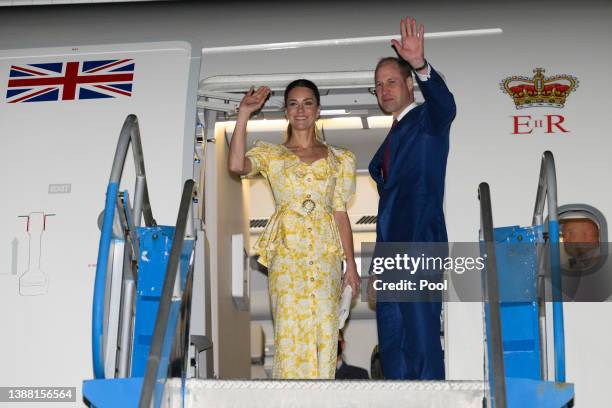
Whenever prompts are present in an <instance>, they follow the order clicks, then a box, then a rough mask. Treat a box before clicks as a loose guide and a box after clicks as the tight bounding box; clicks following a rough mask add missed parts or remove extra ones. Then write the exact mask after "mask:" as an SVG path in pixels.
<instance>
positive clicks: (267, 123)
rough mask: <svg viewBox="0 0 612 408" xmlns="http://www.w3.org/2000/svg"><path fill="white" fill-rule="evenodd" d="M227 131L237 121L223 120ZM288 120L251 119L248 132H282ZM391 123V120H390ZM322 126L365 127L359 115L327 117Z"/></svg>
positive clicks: (330, 127)
mask: <svg viewBox="0 0 612 408" xmlns="http://www.w3.org/2000/svg"><path fill="white" fill-rule="evenodd" d="M223 123H224V124H225V131H226V132H233V131H234V128H235V127H236V121H235V120H232V121H227V122H223ZM287 123H288V122H287V120H285V119H260V120H249V123H248V124H247V132H274V131H279V132H282V131H284V130H285V129H287ZM389 123H391V122H389ZM317 124H318V126H319V127H320V128H323V129H325V130H333V129H363V125H362V124H361V118H359V117H358V116H353V117H343V118H325V119H320V120H319V121H318V122H317ZM389 126H391V125H390V124H389Z"/></svg>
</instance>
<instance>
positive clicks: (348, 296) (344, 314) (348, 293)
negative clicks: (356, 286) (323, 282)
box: [338, 285, 353, 330]
mask: <svg viewBox="0 0 612 408" xmlns="http://www.w3.org/2000/svg"><path fill="white" fill-rule="evenodd" d="M352 299H353V288H351V287H350V286H348V285H347V286H346V287H345V288H344V291H343V292H342V297H341V298H340V304H339V305H338V330H340V329H342V328H343V327H344V323H346V319H347V318H348V316H349V313H350V311H351V300H352Z"/></svg>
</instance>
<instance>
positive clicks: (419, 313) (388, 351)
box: [376, 302, 444, 380]
mask: <svg viewBox="0 0 612 408" xmlns="http://www.w3.org/2000/svg"><path fill="white" fill-rule="evenodd" d="M441 311H442V304H441V303H440V302H377V303H376V323H377V326H378V348H379V352H380V362H381V364H382V369H383V373H384V375H385V378H386V379H390V380H391V379H392V380H444V353H443V352H442V345H441V343H440V313H441Z"/></svg>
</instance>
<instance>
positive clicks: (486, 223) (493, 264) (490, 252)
mask: <svg viewBox="0 0 612 408" xmlns="http://www.w3.org/2000/svg"><path fill="white" fill-rule="evenodd" d="M478 198H479V200H480V230H481V234H482V237H481V238H482V240H483V244H484V254H485V268H486V269H485V275H484V280H485V281H484V285H483V286H484V287H483V289H484V291H485V301H486V302H487V303H488V306H489V331H488V335H489V338H488V341H489V350H490V358H491V364H490V367H491V369H492V370H493V375H492V379H493V384H491V385H492V388H493V389H492V391H493V404H494V405H493V406H494V407H495V408H506V406H507V399H506V371H505V368H504V349H503V343H502V324H501V306H500V297H499V283H498V276H497V258H496V255H495V239H494V236H493V210H492V207H491V194H490V191H489V184H487V183H480V185H479V186H478Z"/></svg>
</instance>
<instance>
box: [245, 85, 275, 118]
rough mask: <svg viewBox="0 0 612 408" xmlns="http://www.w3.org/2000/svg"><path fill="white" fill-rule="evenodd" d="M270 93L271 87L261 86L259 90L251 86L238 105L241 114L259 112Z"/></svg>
mask: <svg viewBox="0 0 612 408" xmlns="http://www.w3.org/2000/svg"><path fill="white" fill-rule="evenodd" d="M269 95H270V88H268V87H267V86H261V87H259V88H258V89H257V90H255V88H254V87H251V89H249V90H248V91H247V93H246V94H245V95H244V97H243V98H242V100H241V101H240V105H238V113H239V114H247V113H248V114H249V116H251V115H252V114H253V113H254V112H257V111H258V110H259V109H261V107H262V106H263V105H264V103H265V102H266V99H268V96H269Z"/></svg>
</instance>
